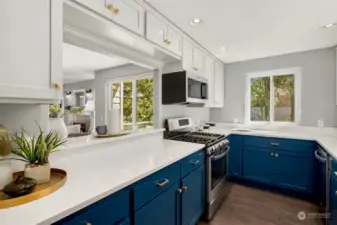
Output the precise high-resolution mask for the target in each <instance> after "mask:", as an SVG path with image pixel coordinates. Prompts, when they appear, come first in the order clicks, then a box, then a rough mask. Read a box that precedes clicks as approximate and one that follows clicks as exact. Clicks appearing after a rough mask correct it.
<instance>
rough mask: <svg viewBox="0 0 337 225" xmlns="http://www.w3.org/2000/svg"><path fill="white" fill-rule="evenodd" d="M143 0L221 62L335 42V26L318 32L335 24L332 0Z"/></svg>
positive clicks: (335, 4)
mask: <svg viewBox="0 0 337 225" xmlns="http://www.w3.org/2000/svg"><path fill="white" fill-rule="evenodd" d="M147 1H148V2H149V3H151V4H152V6H154V7H155V8H156V9H157V10H158V11H159V12H161V13H162V14H163V15H165V16H166V17H167V18H168V19H170V20H171V21H172V22H174V23H175V24H177V25H178V27H180V28H181V29H182V30H184V31H185V32H186V33H188V34H189V35H190V36H191V37H193V38H194V39H195V40H196V41H198V42H199V43H200V44H201V45H203V46H204V47H205V48H206V49H208V50H209V51H210V52H212V53H213V54H215V55H216V56H218V57H219V58H220V59H221V60H223V61H224V62H235V61H243V60H248V59H254V58H262V57H268V56H274V55H281V54H286V53H293V52H300V51H306V50H312V49H319V48H325V47H331V46H334V45H336V44H337V26H335V27H333V28H329V29H326V28H322V27H323V26H324V25H326V24H330V23H335V22H337V1H336V0H183V1H182V0H147ZM195 17H197V18H200V19H202V23H201V24H199V25H197V26H191V25H190V23H189V22H190V21H191V20H192V19H193V18H195ZM223 46H225V47H226V50H224V51H221V50H220V49H221V48H222V47H223Z"/></svg>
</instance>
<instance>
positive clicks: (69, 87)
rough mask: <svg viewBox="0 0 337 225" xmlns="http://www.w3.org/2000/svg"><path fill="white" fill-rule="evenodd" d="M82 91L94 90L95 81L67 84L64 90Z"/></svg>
mask: <svg viewBox="0 0 337 225" xmlns="http://www.w3.org/2000/svg"><path fill="white" fill-rule="evenodd" d="M81 89H92V90H93V89H94V80H85V81H81V82H75V83H67V84H64V86H63V90H64V91H74V90H81Z"/></svg>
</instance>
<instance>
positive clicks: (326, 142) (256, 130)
mask: <svg viewBox="0 0 337 225" xmlns="http://www.w3.org/2000/svg"><path fill="white" fill-rule="evenodd" d="M246 130H248V131H246ZM205 132H211V133H221V134H225V135H226V136H228V135H230V134H241V135H254V136H264V137H278V138H289V139H302V140H312V141H317V142H318V144H319V145H321V146H322V147H323V148H324V149H325V150H326V151H327V152H328V153H329V154H330V155H331V156H333V157H334V158H335V159H337V128H319V127H305V126H281V127H276V126H274V127H273V126H264V127H259V126H244V125H235V124H216V126H215V127H211V128H210V129H209V130H205Z"/></svg>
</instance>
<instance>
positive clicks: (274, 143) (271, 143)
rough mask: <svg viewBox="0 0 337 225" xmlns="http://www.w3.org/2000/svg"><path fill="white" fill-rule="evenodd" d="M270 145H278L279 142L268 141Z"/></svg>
mask: <svg viewBox="0 0 337 225" xmlns="http://www.w3.org/2000/svg"><path fill="white" fill-rule="evenodd" d="M270 145H271V146H279V145H280V144H279V143H276V142H270Z"/></svg>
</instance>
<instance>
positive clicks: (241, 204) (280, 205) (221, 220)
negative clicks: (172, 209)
mask: <svg viewBox="0 0 337 225" xmlns="http://www.w3.org/2000/svg"><path fill="white" fill-rule="evenodd" d="M228 187H229V189H230V192H229V194H228V196H227V198H226V199H225V200H224V202H223V204H222V205H221V207H220V208H219V210H218V211H217V213H216V214H215V216H214V218H213V220H212V221H210V222H208V223H206V222H199V223H198V225H324V221H323V220H322V219H309V218H307V219H305V220H303V221H301V220H299V219H298V217H297V216H298V213H299V212H300V211H304V212H306V213H313V212H319V211H320V209H319V207H318V206H316V205H314V204H312V203H310V202H306V201H304V200H300V199H296V198H292V197H288V196H284V195H280V194H276V193H272V192H268V191H264V190H259V189H255V188H251V187H246V186H242V185H238V184H233V183H229V186H228Z"/></svg>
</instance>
